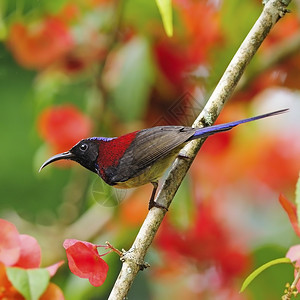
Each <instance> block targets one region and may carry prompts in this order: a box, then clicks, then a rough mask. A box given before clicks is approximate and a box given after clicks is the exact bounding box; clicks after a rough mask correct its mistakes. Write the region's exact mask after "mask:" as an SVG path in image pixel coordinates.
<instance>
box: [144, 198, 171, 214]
mask: <svg viewBox="0 0 300 300" xmlns="http://www.w3.org/2000/svg"><path fill="white" fill-rule="evenodd" d="M152 207H157V208H161V209H163V210H165V211H166V212H167V211H168V208H167V207H165V206H164V205H161V204H159V203H157V202H155V201H154V200H152V199H151V200H150V201H149V206H148V209H149V210H150V209H151V208H152Z"/></svg>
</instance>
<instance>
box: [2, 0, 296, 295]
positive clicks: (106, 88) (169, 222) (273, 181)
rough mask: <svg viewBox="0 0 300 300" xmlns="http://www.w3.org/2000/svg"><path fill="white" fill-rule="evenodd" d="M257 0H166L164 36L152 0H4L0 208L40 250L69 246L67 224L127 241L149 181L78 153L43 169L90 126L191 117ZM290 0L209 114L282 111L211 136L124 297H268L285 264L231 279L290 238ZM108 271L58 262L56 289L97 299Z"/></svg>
mask: <svg viewBox="0 0 300 300" xmlns="http://www.w3.org/2000/svg"><path fill="white" fill-rule="evenodd" d="M261 10H262V4H261V2H260V1H256V0H244V1H239V0H226V1H217V0H216V1H208V0H198V1H193V0H174V1H173V13H174V16H173V17H174V35H173V37H171V38H170V37H167V35H166V33H165V31H164V28H163V25H162V21H161V17H160V15H159V11H158V8H157V6H156V4H155V1H142V0H127V1H117V0H115V1H109V0H73V1H69V0H52V1H46V0H40V1H36V0H13V1H12V0H1V2H0V39H1V43H0V99H1V109H0V120H1V121H0V122H1V150H0V166H1V172H0V186H1V191H0V192H1V193H0V195H1V197H0V217H1V218H4V219H6V220H9V221H11V222H13V223H14V224H15V225H16V226H17V228H18V230H19V231H20V232H21V233H27V234H31V235H32V236H34V237H35V238H36V239H37V240H38V241H39V243H40V244H41V246H42V255H43V264H44V265H48V264H50V263H53V262H55V261H58V260H60V259H64V260H66V256H65V253H64V250H63V247H62V243H63V240H64V239H65V238H76V239H81V240H87V241H92V242H94V243H99V244H104V243H105V241H106V240H108V241H110V242H111V243H112V244H113V245H114V246H115V247H117V248H120V249H121V248H125V249H128V248H129V247H130V245H131V244H132V242H133V240H134V237H135V235H136V234H137V232H138V230H139V227H140V226H141V224H142V222H143V219H144V218H145V216H146V214H147V207H148V200H149V197H150V194H151V188H152V187H151V186H150V185H149V186H144V187H141V188H138V189H136V190H128V191H123V192H122V191H115V190H114V189H112V188H109V187H107V186H106V185H105V184H104V183H103V182H102V181H101V180H100V179H99V178H96V175H95V174H91V173H90V172H88V171H87V170H84V169H83V168H81V167H80V166H78V165H76V164H75V163H68V164H67V163H57V164H55V165H52V166H49V167H47V168H46V169H45V170H43V172H41V173H38V169H39V167H40V165H41V164H42V163H43V161H44V160H46V159H47V158H48V157H50V156H51V155H53V154H56V153H58V152H63V151H66V150H68V149H69V148H70V147H72V146H73V145H74V144H75V143H76V142H77V141H79V140H80V139H82V138H85V137H89V136H119V135H121V134H124V133H127V132H130V131H133V130H137V129H142V128H146V127H151V126H154V125H158V124H162V125H166V124H183V125H191V124H192V122H193V119H194V118H195V117H196V116H197V114H198V113H199V112H200V111H201V109H202V108H203V107H204V105H205V101H206V100H207V99H208V97H209V95H210V93H211V92H212V90H213V88H214V87H215V85H216V84H217V82H218V79H219V78H220V77H221V75H222V73H223V72H224V70H225V68H226V66H227V64H228V63H229V61H230V59H231V58H232V56H233V55H234V53H235V51H236V50H237V48H238V46H239V45H240V43H241V41H242V40H243V38H244V37H245V36H246V34H247V33H248V31H249V30H250V28H251V26H252V25H253V24H254V22H255V20H256V19H257V17H258V16H259V14H260V12H261ZM299 14H300V9H299V1H294V2H293V4H292V6H291V13H290V14H287V16H286V17H284V19H282V20H280V21H279V22H278V24H277V25H276V26H275V28H274V30H272V32H271V34H270V35H269V36H268V37H267V39H266V40H265V42H264V43H263V45H262V47H261V49H260V50H259V53H258V54H257V55H256V57H255V58H254V59H253V61H252V62H251V63H250V65H249V67H248V68H247V71H246V73H245V75H244V76H243V78H242V80H241V82H240V84H239V86H238V87H237V90H236V92H235V94H234V95H233V96H232V98H231V99H230V100H229V102H228V104H227V105H226V107H225V109H224V110H223V112H222V113H221V115H220V117H219V118H218V121H217V122H218V123H220V122H229V121H233V120H237V119H240V118H245V117H250V116H253V115H256V114H259V113H265V112H269V111H272V110H277V109H281V108H286V107H289V108H290V112H289V113H287V114H285V115H281V116H277V117H273V118H271V119H268V120H261V121H257V122H255V123H253V124H247V125H242V126H240V127H238V128H236V129H234V130H232V131H230V132H226V133H222V134H218V135H216V136H213V137H210V138H209V139H208V140H207V141H206V142H205V144H204V146H203V147H202V149H201V150H200V153H199V154H198V156H197V159H196V160H195V162H194V163H193V165H192V167H191V169H190V171H189V173H188V175H187V176H186V179H185V180H184V182H183V184H182V186H181V187H180V189H179V191H178V193H177V195H176V197H175V199H174V201H173V203H172V206H171V208H170V211H169V212H168V214H167V217H166V219H165V220H164V223H163V225H162V227H161V229H160V230H159V233H158V236H157V238H156V239H155V242H154V244H153V245H152V247H151V248H150V250H149V253H148V255H147V257H146V260H147V261H148V262H149V263H150V264H151V268H150V269H148V270H147V271H144V272H140V274H139V275H138V277H137V279H136V281H135V282H134V284H133V287H132V289H131V291H130V294H129V298H130V299H167V298H170V299H182V298H183V297H184V298H188V299H241V300H242V299H278V298H279V297H280V296H281V295H282V294H283V291H284V288H285V284H286V282H291V281H292V279H293V269H292V267H291V266H276V267H273V268H271V269H269V270H267V271H266V272H265V273H263V274H262V275H260V276H259V277H258V278H257V279H256V280H255V281H254V282H253V283H252V284H251V285H250V286H249V288H248V289H247V290H246V292H245V293H243V294H239V289H240V287H241V283H242V281H243V280H244V279H245V277H246V276H247V274H249V273H250V272H251V271H252V270H254V269H255V268H256V267H258V266H260V265H261V264H263V263H265V262H267V261H269V260H271V259H274V258H278V257H283V256H284V255H285V254H286V251H287V249H288V247H289V246H291V245H293V244H295V243H298V242H299V241H297V240H298V238H297V237H296V236H295V234H294V233H293V230H292V228H291V226H290V224H289V222H288V217H287V216H286V215H285V213H284V211H283V210H282V208H281V207H280V205H279V202H278V196H279V194H280V193H283V194H285V196H286V197H288V198H289V199H290V200H293V199H294V191H295V185H296V182H297V179H298V176H299V169H300V91H299V89H300V51H299V50H300V42H299V40H300V38H299V36H300V27H299ZM105 260H106V261H107V263H108V264H109V267H110V270H109V273H108V278H107V280H106V282H105V283H104V285H103V286H101V287H98V288H95V287H92V286H91V285H90V284H89V282H88V281H87V280H84V279H79V278H76V277H75V276H74V275H72V274H71V272H70V271H69V269H68V267H67V264H65V265H64V267H62V268H61V269H60V271H59V272H58V274H57V275H56V276H55V278H54V281H55V282H56V283H57V284H58V285H59V286H60V287H61V289H62V290H63V292H64V294H65V297H66V299H72V300H76V299H106V298H107V296H108V294H109V292H110V290H111V288H112V285H113V283H114V281H115V279H116V277H117V275H118V272H119V270H120V267H121V263H120V261H119V258H118V257H117V255H115V254H110V255H108V256H106V257H105Z"/></svg>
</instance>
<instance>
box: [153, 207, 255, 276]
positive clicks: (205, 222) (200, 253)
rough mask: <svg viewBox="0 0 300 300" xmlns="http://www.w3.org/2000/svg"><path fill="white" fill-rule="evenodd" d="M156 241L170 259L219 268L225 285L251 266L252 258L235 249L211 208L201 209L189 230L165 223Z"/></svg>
mask: <svg viewBox="0 0 300 300" xmlns="http://www.w3.org/2000/svg"><path fill="white" fill-rule="evenodd" d="M156 242H157V244H158V246H159V247H160V248H162V249H163V250H165V251H166V252H167V253H168V257H174V255H176V256H181V257H185V258H188V259H190V260H192V261H193V262H196V263H198V264H203V265H206V266H207V263H211V264H213V265H215V266H216V267H217V269H218V270H219V272H220V275H221V276H222V279H223V281H224V282H226V281H228V280H230V279H231V278H234V277H235V276H237V275H239V274H241V273H242V272H243V271H245V270H246V268H247V267H248V265H249V257H248V256H247V255H246V254H244V252H243V251H242V250H241V249H239V248H237V247H233V245H232V244H231V241H230V240H229V238H228V233H227V232H226V231H225V230H224V229H223V226H222V224H220V223H219V222H218V221H217V220H216V218H215V216H214V214H213V211H212V208H211V207H209V206H201V207H200V208H199V210H198V215H197V216H196V220H195V223H194V225H193V226H192V227H191V228H189V229H188V230H185V231H180V230H178V229H175V228H173V226H172V225H170V224H168V223H166V222H164V223H163V226H162V228H161V229H160V231H159V235H158V238H157V239H156Z"/></svg>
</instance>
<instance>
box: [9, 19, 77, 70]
mask: <svg viewBox="0 0 300 300" xmlns="http://www.w3.org/2000/svg"><path fill="white" fill-rule="evenodd" d="M7 43H8V47H9V48H10V50H11V51H12V54H13V56H14V57H15V59H16V60H17V62H18V63H19V64H20V65H22V66H24V67H26V68H29V69H42V68H45V67H47V66H48V65H50V64H52V63H54V62H55V61H57V60H59V59H60V58H62V57H63V56H64V55H66V53H68V52H69V51H70V50H71V49H72V47H73V39H72V36H71V34H70V32H69V29H68V28H67V26H66V25H65V23H64V22H62V21H61V20H60V19H59V18H56V17H46V18H45V19H43V20H40V21H39V22H36V23H32V24H30V25H27V24H23V23H21V22H18V23H14V24H13V25H12V26H11V28H10V32H9V36H8V41H7Z"/></svg>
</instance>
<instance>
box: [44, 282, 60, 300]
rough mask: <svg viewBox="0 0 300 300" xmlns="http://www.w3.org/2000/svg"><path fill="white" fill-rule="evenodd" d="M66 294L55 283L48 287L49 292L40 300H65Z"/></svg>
mask: <svg viewBox="0 0 300 300" xmlns="http://www.w3.org/2000/svg"><path fill="white" fill-rule="evenodd" d="M64 299H65V297H64V294H63V292H62V291H61V289H60V288H59V287H58V286H57V285H56V284H54V283H50V284H49V285H48V288H47V290H46V291H45V293H44V294H43V295H42V296H41V298H40V300H64Z"/></svg>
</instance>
